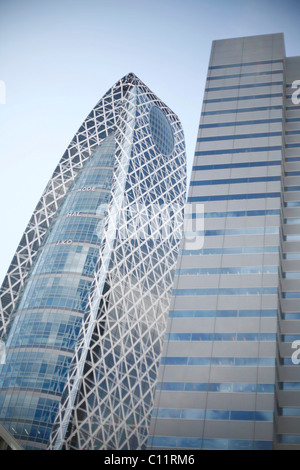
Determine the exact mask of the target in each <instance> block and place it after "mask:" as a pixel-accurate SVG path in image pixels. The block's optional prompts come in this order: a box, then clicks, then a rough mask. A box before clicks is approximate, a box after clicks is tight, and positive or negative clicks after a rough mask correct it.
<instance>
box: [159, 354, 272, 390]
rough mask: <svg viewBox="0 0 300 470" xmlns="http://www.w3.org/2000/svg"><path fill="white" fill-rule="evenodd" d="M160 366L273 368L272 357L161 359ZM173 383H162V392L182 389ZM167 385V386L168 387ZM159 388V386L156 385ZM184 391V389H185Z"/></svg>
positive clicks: (181, 385) (180, 385)
mask: <svg viewBox="0 0 300 470" xmlns="http://www.w3.org/2000/svg"><path fill="white" fill-rule="evenodd" d="M161 364H162V365H188V366H237V367H238V366H241V367H273V366H275V358H274V357H170V356H169V357H162V359H161ZM174 383H175V382H164V385H163V386H164V387H169V388H165V389H164V390H167V389H168V390H175V388H171V387H177V386H178V387H183V386H185V385H184V384H182V383H180V384H179V385H172V384H174ZM168 384H169V385H168ZM158 386H160V385H158ZM185 390H186V388H185Z"/></svg>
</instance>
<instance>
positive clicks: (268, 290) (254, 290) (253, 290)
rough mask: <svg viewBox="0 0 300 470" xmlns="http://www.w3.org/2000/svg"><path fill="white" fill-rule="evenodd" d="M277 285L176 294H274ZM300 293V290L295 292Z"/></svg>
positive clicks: (174, 291) (179, 294)
mask: <svg viewBox="0 0 300 470" xmlns="http://www.w3.org/2000/svg"><path fill="white" fill-rule="evenodd" d="M277 293H278V289H277V287H242V288H216V289H211V288H208V289H174V290H173V295H174V296H176V295H177V296H189V295H272V294H277ZM293 294H298V297H300V292H297V293H296V292H295V293H294V292H293Z"/></svg>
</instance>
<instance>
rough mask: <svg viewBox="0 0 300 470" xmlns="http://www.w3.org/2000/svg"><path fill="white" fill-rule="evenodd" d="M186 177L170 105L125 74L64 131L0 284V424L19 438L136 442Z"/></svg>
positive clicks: (86, 443)
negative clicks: (2, 352) (0, 358)
mask: <svg viewBox="0 0 300 470" xmlns="http://www.w3.org/2000/svg"><path fill="white" fill-rule="evenodd" d="M185 184H186V169H185V148H184V137H183V132H182V128H181V125H180V122H179V120H178V118H177V116H176V115H174V113H173V112H172V111H171V110H170V109H169V108H168V107H166V106H165V105H164V104H163V103H162V102H161V101H160V100H159V99H158V98H157V97H156V96H155V95H153V93H152V92H151V91H150V90H149V89H148V88H147V87H146V86H145V85H144V84H143V83H142V82H141V81H140V80H139V79H138V78H137V77H135V76H134V75H133V74H130V75H128V76H126V77H124V79H122V80H120V81H119V82H118V83H117V84H116V85H115V86H114V87H112V88H111V89H110V90H109V92H107V93H106V95H105V96H104V97H103V99H102V100H101V101H100V102H99V103H98V104H97V105H96V107H95V108H94V109H93V110H92V112H91V113H90V115H89V116H88V118H87V119H86V121H85V122H84V123H83V125H82V126H81V128H80V129H79V131H78V133H77V134H76V136H75V137H74V139H73V140H72V142H71V144H70V146H69V148H68V149H67V151H66V153H65V155H64V156H63V158H62V160H61V162H60V163H59V165H58V167H57V169H56V170H55V172H54V175H53V177H52V179H51V180H50V182H49V184H48V186H47V188H46V190H45V193H44V195H43V196H42V198H41V200H40V202H39V204H38V206H37V209H36V211H35V212H34V214H33V216H32V219H31V221H30V223H29V225H28V227H27V229H26V231H25V232H24V236H23V238H22V240H21V243H20V245H19V247H18V250H17V253H16V255H15V257H14V260H13V262H12V265H11V267H10V269H9V272H8V274H7V276H6V278H5V281H4V284H3V286H2V292H1V302H2V310H1V319H2V331H3V333H4V338H5V339H6V346H7V364H6V365H4V366H2V367H3V369H2V371H1V384H0V385H1V388H0V401H1V390H2V391H3V395H2V406H3V409H4V410H10V412H7V413H6V414H5V412H4V413H3V414H2V416H3V424H4V425H5V426H6V427H8V428H10V431H11V432H13V433H14V435H15V437H17V438H18V439H20V440H21V441H22V443H23V445H24V443H25V444H26V443H27V448H30V447H32V448H50V449H61V448H65V449H73V448H74V449H133V448H143V447H144V446H145V441H146V439H147V434H148V425H149V420H150V414H151V410H152V403H153V392H154V387H155V383H156V374H157V367H158V361H159V357H160V351H161V343H162V338H163V335H164V332H165V324H166V315H167V311H168V305H169V298H170V292H171V291H170V290H171V287H172V280H173V274H174V267H175V263H176V259H177V253H178V245H179V240H180V237H181V229H182V222H183V205H184V197H185ZM28 273H29V275H28ZM26 278H27V281H26V282H25V279H26ZM20 292H21V294H20ZM45 318H46V320H47V321H46V320H45ZM54 318H55V321H56V324H55V325H54V323H55V322H54ZM29 325H30V328H29ZM37 325H39V327H38V326H37ZM62 327H63V328H62ZM38 328H40V329H41V328H44V329H43V330H42V333H41V332H40V331H39V332H38V333H37V330H38ZM47 328H48V330H47ZM29 329H30V331H29ZM20 337H22V340H20V339H17V338H20ZM37 348H38V349H39V353H38V354H37ZM41 353H42V354H41ZM47 354H48V355H49V356H47ZM50 355H51V361H52V362H51V361H49V358H50ZM55 355H56V356H55ZM55 357H56V358H57V359H56V362H55V360H54V359H53V358H55ZM47 358H48V361H47ZM18 361H19V362H18ZM39 361H40V364H39ZM53 361H54V362H55V363H53ZM12 362H13V363H14V364H17V363H19V364H20V368H19V369H18V372H15V374H13V373H12V374H11V369H12V367H9V364H10V366H11V364H12ZM25 364H26V367H27V369H28V365H29V364H30V367H31V369H32V370H33V371H34V370H35V371H36V370H37V366H38V365H39V366H40V367H41V368H40V369H39V371H41V370H43V374H44V375H43V379H41V378H40V380H36V379H34V380H33V378H32V377H31V376H30V374H29V376H26V379H25V378H24V376H23V375H24V374H23V373H22V372H21V370H24V367H25ZM0 367H1V366H0ZM18 375H19V376H20V375H22V380H20V378H19V377H18V379H17V381H16V380H15V377H16V376H18ZM33 375H34V372H33ZM35 375H36V374H35ZM28 377H29V378H28ZM32 392H34V395H35V399H32V400H31V402H30V405H29V409H30V412H28V416H26V417H24V404H25V403H27V402H28V400H29V398H28V394H30V393H31V395H32ZM8 397H9V398H8ZM36 397H37V398H36ZM8 400H9V401H8ZM26 400H27V401H26ZM12 404H13V405H14V406H12ZM42 407H43V411H41V412H39V413H38V412H37V410H40V409H41V408H42ZM21 408H22V412H19V414H18V410H20V409H21ZM12 409H13V410H14V411H13V413H11V410H12ZM53 424H54V426H53ZM25 447H26V446H25Z"/></svg>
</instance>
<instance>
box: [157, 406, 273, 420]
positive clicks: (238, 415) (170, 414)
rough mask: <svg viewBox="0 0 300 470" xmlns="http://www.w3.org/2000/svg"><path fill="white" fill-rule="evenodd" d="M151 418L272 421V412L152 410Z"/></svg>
mask: <svg viewBox="0 0 300 470" xmlns="http://www.w3.org/2000/svg"><path fill="white" fill-rule="evenodd" d="M152 417H154V418H170V419H172V418H173V419H206V420H211V419H212V420H215V419H217V420H222V421H223V420H226V421H228V420H229V421H273V412H272V411H227V410H208V409H206V410H197V409H175V408H159V409H157V410H155V409H154V411H153V415H152Z"/></svg>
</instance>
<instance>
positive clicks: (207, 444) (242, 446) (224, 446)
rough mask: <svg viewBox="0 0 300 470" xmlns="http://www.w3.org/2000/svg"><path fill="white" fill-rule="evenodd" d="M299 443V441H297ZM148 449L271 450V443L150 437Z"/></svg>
mask: <svg viewBox="0 0 300 470" xmlns="http://www.w3.org/2000/svg"><path fill="white" fill-rule="evenodd" d="M299 442H300V439H299ZM148 445H149V446H150V447H154V448H155V447H159V448H164V449H166V448H168V447H170V448H178V449H207V450H252V449H254V450H271V449H272V441H252V440H246V439H245V440H239V439H200V438H194V437H165V436H155V437H150V438H149V441H148Z"/></svg>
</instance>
